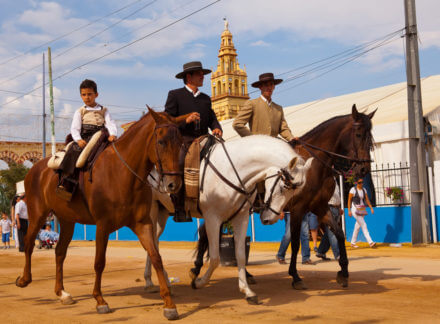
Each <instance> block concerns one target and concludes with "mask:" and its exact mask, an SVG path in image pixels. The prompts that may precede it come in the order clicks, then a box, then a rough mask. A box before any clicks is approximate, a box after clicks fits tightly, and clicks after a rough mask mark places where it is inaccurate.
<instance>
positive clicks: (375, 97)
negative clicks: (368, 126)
mask: <svg viewBox="0 0 440 324" xmlns="http://www.w3.org/2000/svg"><path fill="white" fill-rule="evenodd" d="M421 84H422V104H423V114H424V116H425V117H427V118H428V120H429V121H430V122H431V124H432V125H433V135H434V141H433V143H434V145H433V146H434V147H435V150H434V156H433V157H434V158H433V160H440V143H439V135H440V109H439V108H440V75H435V76H429V77H426V78H423V79H422V83H421ZM275 97H276V92H275ZM354 103H355V104H356V106H357V107H358V110H360V111H363V112H371V111H373V110H374V109H376V108H378V111H377V112H376V114H375V116H374V118H373V135H374V139H375V141H376V144H377V147H376V149H375V151H374V160H375V161H376V162H377V163H386V162H406V161H409V156H408V123H407V120H408V104H407V93H406V82H402V83H397V84H393V85H389V86H385V87H380V88H376V89H371V90H366V91H361V92H355V93H350V94H346V95H342V96H338V97H333V98H326V99H320V100H315V101H312V102H308V103H304V104H300V105H295V106H289V107H286V108H284V115H285V117H286V120H287V122H288V124H289V126H290V128H291V129H292V131H293V133H294V135H297V136H300V135H302V134H304V133H306V132H307V131H309V130H311V129H312V128H313V127H315V126H317V125H318V124H319V123H321V122H323V121H325V120H327V119H329V118H332V117H334V116H338V115H344V114H349V113H350V112H351V107H352V105H353V104H354ZM222 126H223V130H224V133H225V134H224V138H225V139H231V138H234V137H237V136H238V135H237V133H236V132H235V131H234V130H233V129H232V120H225V121H223V122H222Z"/></svg>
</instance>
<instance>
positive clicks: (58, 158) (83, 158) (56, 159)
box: [47, 131, 102, 170]
mask: <svg viewBox="0 0 440 324" xmlns="http://www.w3.org/2000/svg"><path fill="white" fill-rule="evenodd" d="M101 134H102V131H98V132H96V133H95V134H94V135H93V136H92V138H91V139H90V141H89V142H88V143H87V145H86V147H84V149H83V150H82V152H81V154H80V156H79V157H78V160H77V161H76V164H75V166H76V167H77V168H78V169H81V168H82V167H84V166H85V164H86V162H87V158H88V157H89V156H90V153H91V152H92V150H93V148H94V147H95V145H96V144H97V143H98V140H99V138H100V136H101ZM73 143H74V142H70V143H69V144H67V145H66V146H65V147H64V148H63V149H62V150H60V151H58V152H56V153H55V155H53V156H52V157H51V158H50V159H49V161H48V162H47V166H48V167H49V168H51V169H54V170H58V168H59V167H60V165H61V162H63V159H64V156H65V155H66V152H67V151H68V150H69V148H70V147H71V146H72V144H73Z"/></svg>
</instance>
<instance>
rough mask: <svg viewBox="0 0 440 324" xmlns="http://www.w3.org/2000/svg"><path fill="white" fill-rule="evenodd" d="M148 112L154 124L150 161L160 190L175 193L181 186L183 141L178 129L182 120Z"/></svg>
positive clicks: (152, 111)
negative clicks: (154, 169) (157, 178)
mask: <svg viewBox="0 0 440 324" xmlns="http://www.w3.org/2000/svg"><path fill="white" fill-rule="evenodd" d="M148 110H149V112H150V114H151V116H152V117H153V119H154V121H155V124H156V125H155V128H154V138H153V140H152V141H151V145H150V160H151V161H152V162H153V163H154V164H155V166H156V169H157V171H158V173H159V184H160V186H161V188H162V190H163V191H165V192H168V193H176V192H178V191H179V189H180V186H181V185H182V170H180V167H179V154H180V151H181V149H182V146H183V139H182V136H181V134H180V132H179V128H178V124H179V123H180V122H181V119H182V118H172V117H170V116H169V115H168V114H166V113H157V112H155V111H154V110H152V109H150V107H148ZM183 117H184V116H183Z"/></svg>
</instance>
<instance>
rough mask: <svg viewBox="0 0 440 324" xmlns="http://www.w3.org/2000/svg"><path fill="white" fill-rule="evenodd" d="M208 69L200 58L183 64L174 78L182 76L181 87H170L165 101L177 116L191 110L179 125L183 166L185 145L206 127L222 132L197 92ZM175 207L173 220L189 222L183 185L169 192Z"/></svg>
mask: <svg viewBox="0 0 440 324" xmlns="http://www.w3.org/2000/svg"><path fill="white" fill-rule="evenodd" d="M209 73H211V70H208V69H204V68H203V67H202V63H200V62H189V63H186V64H184V65H183V71H182V72H180V73H178V74H176V78H177V79H183V83H184V84H185V86H184V87H183V88H179V89H175V90H171V91H170V92H169V93H168V98H167V102H166V104H165V112H167V113H168V114H170V115H171V116H174V117H177V116H181V115H185V114H189V113H192V114H191V115H190V116H189V117H188V118H187V119H186V124H184V125H182V126H180V131H181V133H182V135H183V138H184V142H185V149H184V150H183V151H182V152H181V156H180V158H179V164H180V167H181V169H182V170H183V167H184V162H185V153H186V149H187V148H188V147H189V145H190V144H191V142H192V141H193V140H194V139H196V138H197V137H199V136H202V135H206V134H208V128H209V129H211V131H212V134H213V135H215V136H222V134H223V132H222V128H221V126H220V123H219V122H218V120H217V117H216V116H215V113H214V111H213V110H212V105H211V98H210V97H209V96H208V95H206V94H204V93H202V92H200V90H199V87H201V86H203V79H204V75H205V74H209ZM171 199H172V200H173V204H174V208H175V216H174V221H176V222H191V221H192V219H191V216H190V215H187V214H186V212H185V190H184V186H182V189H181V190H180V191H179V193H177V194H176V195H171Z"/></svg>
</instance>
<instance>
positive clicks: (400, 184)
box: [371, 162, 411, 206]
mask: <svg viewBox="0 0 440 324" xmlns="http://www.w3.org/2000/svg"><path fill="white" fill-rule="evenodd" d="M371 178H372V181H373V184H374V189H375V192H376V205H377V206H399V205H410V204H411V191H410V172H409V164H408V162H404V163H402V162H399V163H383V164H372V165H371ZM387 188H401V189H402V190H403V197H402V198H401V199H398V200H393V199H392V197H388V196H387V195H386V192H387Z"/></svg>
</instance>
